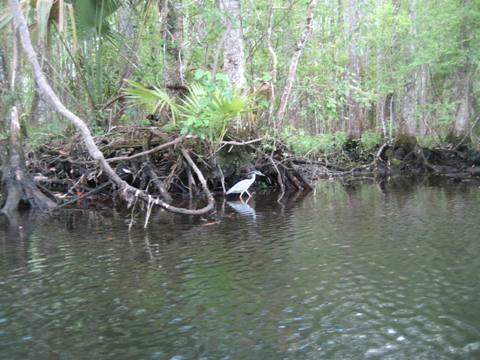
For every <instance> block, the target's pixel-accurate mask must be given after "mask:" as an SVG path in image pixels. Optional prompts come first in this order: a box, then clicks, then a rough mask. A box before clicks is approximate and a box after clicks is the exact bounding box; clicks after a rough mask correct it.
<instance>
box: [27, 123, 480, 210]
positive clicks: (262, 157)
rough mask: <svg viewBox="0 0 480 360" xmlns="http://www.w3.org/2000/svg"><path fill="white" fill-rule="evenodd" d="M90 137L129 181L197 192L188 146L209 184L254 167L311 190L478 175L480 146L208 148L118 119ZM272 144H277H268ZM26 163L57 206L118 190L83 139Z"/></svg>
mask: <svg viewBox="0 0 480 360" xmlns="http://www.w3.org/2000/svg"><path fill="white" fill-rule="evenodd" d="M95 141H96V143H97V145H98V147H99V148H100V149H101V150H102V152H103V153H104V154H105V157H106V158H107V161H108V162H109V163H111V164H112V165H113V167H114V169H115V171H116V172H117V174H118V175H119V176H120V177H121V178H122V179H123V180H125V181H127V182H128V183H129V184H131V185H133V186H135V187H136V188H138V189H142V190H145V191H146V192H147V193H148V194H151V195H152V196H159V197H161V198H162V199H163V200H164V201H166V202H171V201H172V199H173V197H175V196H179V197H183V198H194V197H201V193H202V187H201V186H200V184H199V179H198V178H197V176H196V173H195V172H194V171H193V169H191V166H189V163H188V162H187V161H185V158H184V156H182V152H181V151H180V148H182V149H188V151H189V153H190V154H191V155H192V157H193V159H194V161H195V163H196V165H197V166H198V168H199V169H200V170H201V172H202V174H203V175H204V177H205V179H206V180H207V184H208V187H209V189H210V190H211V191H212V193H213V194H215V195H221V194H224V192H225V189H228V188H229V187H230V186H232V185H233V184H234V183H236V182H237V181H239V180H241V179H242V178H244V177H245V176H246V174H247V173H248V172H249V171H251V170H253V169H256V170H259V171H261V172H263V173H264V174H265V175H266V177H265V178H264V179H263V180H262V181H261V183H260V186H263V187H268V188H272V189H273V188H275V189H279V190H281V191H282V192H286V191H310V190H313V189H314V184H315V182H316V181H317V180H319V179H326V178H327V179H333V178H339V179H345V178H372V177H385V176H387V175H391V174H405V175H425V174H433V175H440V176H444V177H447V178H451V179H456V180H462V179H467V178H471V177H478V176H480V152H479V151H477V150H473V149H471V148H469V147H468V146H464V145H460V146H456V147H454V146H445V147H443V148H436V149H427V148H422V147H420V146H418V145H417V144H416V143H415V142H412V141H408V140H405V139H402V138H401V139H397V140H396V141H391V142H386V143H384V144H382V145H381V146H379V147H377V148H376V149H374V150H373V151H364V150H362V149H361V148H360V147H359V146H358V144H356V143H354V142H351V143H349V144H347V145H346V146H345V147H344V148H343V149H341V150H340V151H336V152H334V153H331V154H328V155H327V154H325V155H324V156H316V157H315V158H312V157H301V156H297V155H295V154H292V153H291V152H290V151H289V150H288V149H287V148H286V146H285V145H282V143H281V142H276V143H275V147H272V146H271V144H267V145H265V144H264V143H263V142H262V140H261V139H257V140H254V141H241V140H238V139H227V140H225V141H223V142H221V143H220V144H217V146H216V147H215V148H214V149H212V148H208V149H207V147H206V143H205V142H203V141H201V140H200V139H197V138H193V137H189V136H179V135H177V136H173V134H167V133H164V132H161V131H159V130H158V128H155V127H148V126H145V127H132V126H129V127H117V128H116V129H115V130H114V131H111V132H109V133H108V134H105V135H102V136H97V137H96V138H95ZM269 148H275V149H276V150H275V151H267V150H266V149H269ZM26 161H27V167H28V169H29V171H30V173H31V174H33V176H34V180H35V183H36V184H37V186H38V187H39V188H40V189H41V190H42V191H43V192H44V193H45V194H47V196H49V197H50V198H51V199H52V200H54V201H55V202H56V203H57V204H59V206H60V207H64V206H69V205H72V206H75V204H77V202H78V201H79V200H81V199H86V198H89V199H90V200H91V201H97V200H101V199H102V198H103V199H112V198H113V197H116V195H118V194H116V190H115V186H114V185H112V182H111V181H110V180H109V179H108V178H107V176H105V174H103V173H102V171H101V170H100V168H99V167H98V166H97V164H96V163H95V162H93V161H91V160H90V158H89V156H88V152H87V151H86V149H85V147H84V146H83V143H82V141H81V139H80V138H79V137H78V138H74V139H73V140H72V139H68V140H65V139H64V140H53V141H51V142H49V143H48V144H46V143H45V144H44V145H41V146H39V147H37V148H36V149H35V151H29V152H28V153H27V154H26Z"/></svg>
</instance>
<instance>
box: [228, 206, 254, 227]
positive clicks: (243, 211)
mask: <svg viewBox="0 0 480 360" xmlns="http://www.w3.org/2000/svg"><path fill="white" fill-rule="evenodd" d="M227 204H228V206H230V207H231V208H232V209H233V210H235V211H236V212H237V213H238V214H240V215H242V216H246V217H249V218H251V219H252V221H253V223H255V222H256V220H257V213H256V212H255V209H254V208H252V207H251V206H250V205H249V204H248V203H247V202H244V201H227Z"/></svg>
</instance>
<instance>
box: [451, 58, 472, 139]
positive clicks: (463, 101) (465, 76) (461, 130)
mask: <svg viewBox="0 0 480 360" xmlns="http://www.w3.org/2000/svg"><path fill="white" fill-rule="evenodd" d="M455 88H456V94H457V99H458V107H457V111H456V113H455V123H454V135H455V137H456V138H457V139H458V138H461V137H464V136H465V135H467V133H468V130H469V129H468V124H469V121H470V118H471V116H472V66H471V65H470V64H469V63H468V62H467V63H465V64H464V65H463V66H462V67H460V68H459V69H458V72H457V78H456V86H455Z"/></svg>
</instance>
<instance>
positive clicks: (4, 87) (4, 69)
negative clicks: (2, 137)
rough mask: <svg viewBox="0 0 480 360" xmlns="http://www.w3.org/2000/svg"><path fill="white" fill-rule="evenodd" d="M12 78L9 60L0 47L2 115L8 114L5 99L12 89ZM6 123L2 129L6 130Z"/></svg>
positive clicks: (0, 110)
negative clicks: (9, 80) (10, 82)
mask: <svg viewBox="0 0 480 360" xmlns="http://www.w3.org/2000/svg"><path fill="white" fill-rule="evenodd" d="M9 78H10V71H9V68H8V60H7V56H6V55H5V52H4V50H3V47H1V46H0V114H4V113H5V112H6V109H5V106H6V104H5V97H6V94H7V92H8V89H9V88H10V86H9V84H8V79H9ZM4 124H5V123H4V122H3V121H2V122H1V124H0V129H2V130H4Z"/></svg>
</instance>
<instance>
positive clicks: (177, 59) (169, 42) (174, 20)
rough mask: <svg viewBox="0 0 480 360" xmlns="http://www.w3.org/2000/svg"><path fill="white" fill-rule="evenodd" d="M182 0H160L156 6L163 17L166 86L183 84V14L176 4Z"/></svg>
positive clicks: (180, 3)
mask: <svg viewBox="0 0 480 360" xmlns="http://www.w3.org/2000/svg"><path fill="white" fill-rule="evenodd" d="M179 5H180V6H181V5H182V1H172V0H160V1H158V8H159V11H160V14H161V17H162V19H163V24H164V26H163V41H164V62H163V64H164V73H163V74H164V82H165V86H166V87H173V86H177V85H183V84H184V83H185V81H184V70H183V62H182V44H183V15H182V14H181V12H180V10H179V8H178V6H179Z"/></svg>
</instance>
